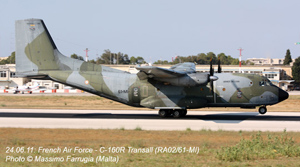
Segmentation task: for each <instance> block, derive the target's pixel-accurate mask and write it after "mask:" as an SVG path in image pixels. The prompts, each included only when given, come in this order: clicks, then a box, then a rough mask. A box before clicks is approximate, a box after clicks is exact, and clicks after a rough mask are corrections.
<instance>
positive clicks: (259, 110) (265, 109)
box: [258, 106, 267, 114]
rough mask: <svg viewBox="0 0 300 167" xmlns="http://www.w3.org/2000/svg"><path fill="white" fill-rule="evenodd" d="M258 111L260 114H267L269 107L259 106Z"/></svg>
mask: <svg viewBox="0 0 300 167" xmlns="http://www.w3.org/2000/svg"><path fill="white" fill-rule="evenodd" d="M258 112H259V113H260V114H265V113H266V112H267V107H266V106H261V107H259V109H258Z"/></svg>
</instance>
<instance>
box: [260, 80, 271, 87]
mask: <svg viewBox="0 0 300 167" xmlns="http://www.w3.org/2000/svg"><path fill="white" fill-rule="evenodd" d="M265 85H267V86H272V85H273V84H272V82H271V81H270V80H268V79H264V80H262V81H259V86H265Z"/></svg>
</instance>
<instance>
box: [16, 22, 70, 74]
mask: <svg viewBox="0 0 300 167" xmlns="http://www.w3.org/2000/svg"><path fill="white" fill-rule="evenodd" d="M15 26H16V27H15V29H16V72H17V76H23V77H28V76H38V75H42V74H43V72H44V73H45V72H46V71H54V70H64V69H65V68H66V67H65V66H64V65H63V64H62V63H60V62H61V61H60V59H62V58H63V57H65V56H63V55H62V54H61V53H60V52H59V51H58V50H57V47H56V45H55V43H54V41H53V39H52V38H51V36H50V34H49V32H48V30H47V27H46V25H45V24H44V22H43V20H41V19H27V20H17V21H16V23H15ZM45 75H46V74H45Z"/></svg>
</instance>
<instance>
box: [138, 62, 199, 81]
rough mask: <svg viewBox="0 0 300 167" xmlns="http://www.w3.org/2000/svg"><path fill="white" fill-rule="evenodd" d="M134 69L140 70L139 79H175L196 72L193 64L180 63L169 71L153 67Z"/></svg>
mask: <svg viewBox="0 0 300 167" xmlns="http://www.w3.org/2000/svg"><path fill="white" fill-rule="evenodd" d="M136 69H137V70H140V72H139V73H138V76H139V78H140V79H146V78H154V79H159V78H177V77H182V76H184V75H187V74H189V73H194V72H196V70H195V64H194V63H180V64H177V65H175V66H172V67H171V68H170V69H165V68H160V67H155V66H143V67H136Z"/></svg>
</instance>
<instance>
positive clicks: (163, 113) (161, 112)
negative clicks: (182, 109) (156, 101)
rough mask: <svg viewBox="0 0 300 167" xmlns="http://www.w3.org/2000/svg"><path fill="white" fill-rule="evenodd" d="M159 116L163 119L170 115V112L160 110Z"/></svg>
mask: <svg viewBox="0 0 300 167" xmlns="http://www.w3.org/2000/svg"><path fill="white" fill-rule="evenodd" d="M158 115H159V116H160V117H162V118H164V117H166V116H168V115H169V112H168V111H167V110H159V111H158Z"/></svg>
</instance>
